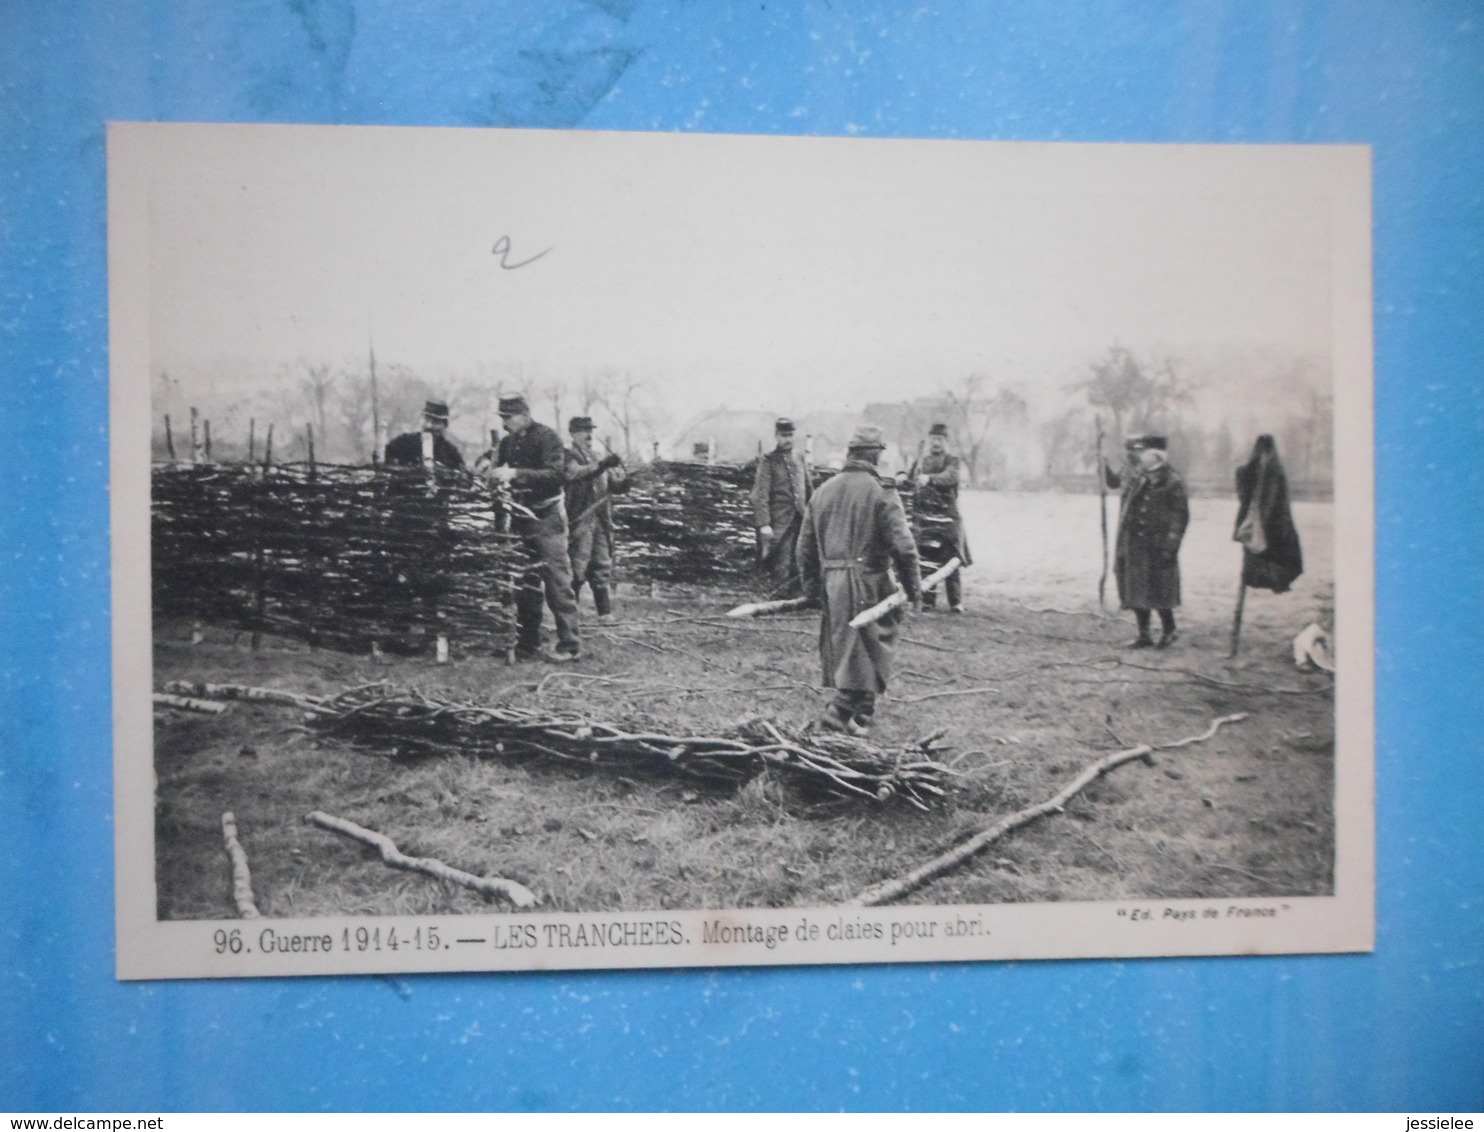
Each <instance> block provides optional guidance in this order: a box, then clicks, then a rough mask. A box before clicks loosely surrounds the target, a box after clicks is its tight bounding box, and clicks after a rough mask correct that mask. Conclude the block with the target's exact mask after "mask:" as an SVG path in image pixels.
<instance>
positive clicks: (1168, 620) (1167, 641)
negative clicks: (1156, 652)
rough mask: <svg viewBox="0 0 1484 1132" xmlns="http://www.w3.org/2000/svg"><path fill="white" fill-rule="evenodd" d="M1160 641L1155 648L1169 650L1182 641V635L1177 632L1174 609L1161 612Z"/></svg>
mask: <svg viewBox="0 0 1484 1132" xmlns="http://www.w3.org/2000/svg"><path fill="white" fill-rule="evenodd" d="M1159 628H1160V633H1159V640H1158V641H1157V642H1156V643H1155V645H1154V647H1155V648H1157V649H1167V648H1169V647H1170V646H1171V645H1173V644H1174V643H1175V642H1176V641H1177V640H1179V639H1180V634H1179V633H1178V632H1176V631H1175V611H1174V610H1172V609H1161V610H1160V611H1159Z"/></svg>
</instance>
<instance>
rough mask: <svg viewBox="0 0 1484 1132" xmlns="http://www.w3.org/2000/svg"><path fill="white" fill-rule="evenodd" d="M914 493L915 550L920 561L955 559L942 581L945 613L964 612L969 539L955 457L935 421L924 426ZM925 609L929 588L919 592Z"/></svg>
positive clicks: (930, 604)
mask: <svg viewBox="0 0 1484 1132" xmlns="http://www.w3.org/2000/svg"><path fill="white" fill-rule="evenodd" d="M914 471H915V474H914V476H913V481H914V483H915V485H916V487H917V494H916V497H915V501H914V505H913V508H912V519H913V534H914V535H915V536H916V539H917V553H918V554H919V555H920V556H921V558H922V561H923V562H924V563H930V564H932V565H934V566H941V565H943V563H945V562H947V561H948V560H949V559H950V558H957V559H958V562H959V568H958V569H957V570H955V571H954V572H953V573H952V574H950V575H948V577H947V578H945V579H944V581H943V589H944V590H945V591H946V593H947V595H948V612H949V613H962V612H963V611H964V585H963V576H962V571H963V568H964V567H965V566H968V565H970V564H971V563H972V562H973V559H972V558H970V557H969V540H968V537H967V536H966V535H965V534H964V520H963V516H962V515H960V514H959V513H958V488H959V459H958V457H957V456H954V455H953V454H951V453H950V452H949V451H948V426H947V425H946V424H935V425H933V427H932V428H930V429H928V450H927V454H926V455H925V456H923V457H922V458H921V459H920V460H919V461H918V462H917V467H916V468H915V469H914ZM922 604H923V608H925V609H932V608H934V606H935V605H936V604H937V595H936V594H934V593H933V592H932V591H928V592H927V593H925V594H923V595H922Z"/></svg>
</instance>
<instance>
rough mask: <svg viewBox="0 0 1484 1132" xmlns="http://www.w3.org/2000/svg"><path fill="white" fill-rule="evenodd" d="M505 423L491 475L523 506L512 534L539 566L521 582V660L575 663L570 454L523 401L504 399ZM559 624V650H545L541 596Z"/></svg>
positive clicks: (517, 605) (518, 608) (513, 522)
mask: <svg viewBox="0 0 1484 1132" xmlns="http://www.w3.org/2000/svg"><path fill="white" fill-rule="evenodd" d="M500 419H501V420H502V421H503V422H504V425H505V435H504V436H503V437H501V438H500V444H499V447H497V448H496V449H495V466H494V467H493V468H491V469H490V471H489V477H490V478H491V479H492V480H494V481H495V482H497V483H502V484H505V485H506V486H507V487H508V488H509V490H510V497H511V501H512V502H513V503H515V504H516V505H517V507H518V509H517V510H516V512H515V514H514V516H513V517H512V519H511V530H512V531H514V532H515V533H516V534H518V535H520V536H521V537H522V538H523V539H524V540H525V543H526V547H527V549H528V550H529V551H530V552H531V553H532V555H533V556H534V558H535V565H534V566H533V567H532V569H531V570H530V571H529V572H527V573H526V574H525V575H524V576H523V577H522V578H521V580H520V588H519V590H518V591H517V593H516V598H515V608H516V620H517V623H518V625H519V634H518V638H517V642H516V656H517V657H519V658H520V659H523V660H534V659H536V658H537V657H540V656H543V655H544V656H545V658H546V659H547V660H549V661H552V662H553V663H561V662H563V661H572V660H576V659H577V656H578V653H579V652H580V650H581V646H580V645H579V642H578V630H577V598H576V595H575V594H574V593H573V592H572V567H571V563H570V561H569V560H568V557H567V509H566V501H565V497H564V492H563V488H564V486H565V483H566V454H565V452H564V451H563V449H562V441H561V438H560V437H559V436H557V434H556V431H555V430H554V429H550V428H547V427H546V425H543V424H537V423H536V422H535V421H534V420H532V419H531V410H530V406H529V405H527V404H526V399H525V398H524V397H501V398H500ZM543 591H544V592H545V601H544V604H545V605H549V606H551V615H552V618H553V620H555V622H556V631H557V646H556V651H555V652H551V653H543V652H542V639H541V618H542V606H543V600H542V593H543Z"/></svg>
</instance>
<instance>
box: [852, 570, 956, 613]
mask: <svg viewBox="0 0 1484 1132" xmlns="http://www.w3.org/2000/svg"><path fill="white" fill-rule="evenodd" d="M959 566H960V563H959V560H958V559H957V558H950V559H949V560H948V561H947V562H945V563H943V565H942V566H939V567H938V568H937V569H936V570H934V571H933V572H932V573H931V574H929V575H928V576H927V577H926V578H924V579H923V580H922V592H923V593H927V591H928V590H930V589H933V588H934V587H936V586H937V584H938V583H939V582H941V581H942V580H943V579H944V578H946V577H948V576H949V575H950V574H952V573H953V572H954V571H955V570H957V569H958V568H959ZM906 604H907V594H906V592H905V591H904V590H897V592H896V593H894V594H892V595H891V597H889V598H887V599H886V600H885V601H878V602H877V603H876V604H875V605H873V606H871V608H870V609H863V610H861V612H859V613H857V614H856V615H855V616H854V617H852V618H851V619H850V627H851V628H852V629H864V628H865V627H866V626H867V625H871V624H874V623H875V622H877V621H880V620H881V619H882V618H883V617H885V616H886V615H887V614H888V613H890V612H891V611H892V610H893V609H896V608H897V606H899V605H906Z"/></svg>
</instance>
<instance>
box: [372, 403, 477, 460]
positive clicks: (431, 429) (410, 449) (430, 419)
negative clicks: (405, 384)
mask: <svg viewBox="0 0 1484 1132" xmlns="http://www.w3.org/2000/svg"><path fill="white" fill-rule="evenodd" d="M447 431H448V403H447V402H446V401H428V402H425V403H424V404H423V427H422V431H420V432H404V433H403V434H402V435H401V436H399V437H397V438H396V439H395V440H393V441H392V442H391V443H389V444H388V445H387V446H386V462H387V463H388V464H391V465H394V466H399V467H404V468H417V467H421V466H422V465H423V463H424V462H425V461H426V460H431V462H432V463H435V464H437V465H438V466H439V467H443V468H460V469H461V468H463V466H464V457H463V454H462V453H461V452H460V451H459V450H458V449H457V448H456V447H454V445H453V442H452V441H450V440H449V439H448V438H447V437H446V436H444V435H443V434H444V433H446V432H447Z"/></svg>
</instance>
